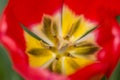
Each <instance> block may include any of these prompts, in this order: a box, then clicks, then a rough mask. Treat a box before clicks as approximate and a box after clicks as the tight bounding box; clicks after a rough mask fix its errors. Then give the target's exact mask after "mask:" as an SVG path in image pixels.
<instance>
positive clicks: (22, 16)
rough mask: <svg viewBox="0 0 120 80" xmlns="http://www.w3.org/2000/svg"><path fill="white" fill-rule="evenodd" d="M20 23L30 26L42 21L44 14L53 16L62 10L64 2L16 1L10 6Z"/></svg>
mask: <svg viewBox="0 0 120 80" xmlns="http://www.w3.org/2000/svg"><path fill="white" fill-rule="evenodd" d="M10 6H11V8H12V11H13V13H14V15H15V17H16V19H17V20H19V22H21V23H23V24H25V25H27V26H30V25H31V24H34V23H38V22H40V21H41V19H42V16H43V14H49V15H51V14H53V13H55V12H56V11H58V10H60V8H61V6H62V0H34V1H33V0H14V1H11V4H10Z"/></svg>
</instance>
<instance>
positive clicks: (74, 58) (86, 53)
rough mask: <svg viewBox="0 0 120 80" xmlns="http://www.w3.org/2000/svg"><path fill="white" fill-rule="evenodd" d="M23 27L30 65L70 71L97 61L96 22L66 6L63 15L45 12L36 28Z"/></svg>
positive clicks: (69, 72) (67, 72) (54, 70)
mask: <svg viewBox="0 0 120 80" xmlns="http://www.w3.org/2000/svg"><path fill="white" fill-rule="evenodd" d="M23 28H24V30H25V40H26V53H27V55H28V61H29V65H30V67H33V68H44V69H48V70H50V71H52V72H56V73H58V74H63V75H70V74H72V73H74V72H75V71H77V70H78V69H80V68H83V67H85V66H87V65H90V64H93V63H94V62H96V61H97V58H96V54H97V51H98V50H99V49H100V47H99V46H98V45H97V44H96V43H95V39H94V37H95V36H94V35H93V34H92V32H93V31H94V30H95V29H96V28H97V26H96V24H95V23H94V22H92V21H90V20H87V19H86V18H85V17H84V15H79V16H78V15H76V14H75V13H74V12H72V10H70V9H69V8H68V7H66V6H64V8H63V11H62V15H61V16H60V14H59V12H58V13H56V14H54V15H53V16H50V15H47V14H44V16H43V18H42V21H41V22H40V23H39V24H37V25H34V27H33V28H32V31H29V30H28V29H27V28H25V27H23Z"/></svg>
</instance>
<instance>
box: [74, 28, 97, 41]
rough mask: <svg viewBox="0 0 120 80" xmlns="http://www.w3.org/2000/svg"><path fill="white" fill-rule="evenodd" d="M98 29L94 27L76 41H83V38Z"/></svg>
mask: <svg viewBox="0 0 120 80" xmlns="http://www.w3.org/2000/svg"><path fill="white" fill-rule="evenodd" d="M96 28H98V27H94V28H92V29H90V30H88V31H87V32H86V33H84V34H83V35H82V36H81V37H80V38H79V39H77V40H76V41H79V40H80V39H82V38H83V37H85V36H86V35H88V34H90V33H91V32H92V31H94V30H95V29H96Z"/></svg>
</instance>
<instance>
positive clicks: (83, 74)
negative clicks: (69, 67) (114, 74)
mask: <svg viewBox="0 0 120 80" xmlns="http://www.w3.org/2000/svg"><path fill="white" fill-rule="evenodd" d="M107 68H108V64H106V63H95V64H93V65H89V66H87V67H85V68H83V69H80V70H78V71H77V72H76V73H75V74H72V75H70V76H69V77H70V78H71V80H90V79H91V78H92V77H93V76H95V75H96V76H97V75H103V74H104V73H106V70H107Z"/></svg>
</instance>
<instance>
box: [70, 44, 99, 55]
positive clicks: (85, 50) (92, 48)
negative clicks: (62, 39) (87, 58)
mask: <svg viewBox="0 0 120 80" xmlns="http://www.w3.org/2000/svg"><path fill="white" fill-rule="evenodd" d="M98 50H99V47H98V46H96V45H94V44H92V43H89V42H81V43H79V44H76V45H75V46H74V47H72V48H70V50H69V53H71V54H73V55H90V54H94V53H95V52H96V51H98Z"/></svg>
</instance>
